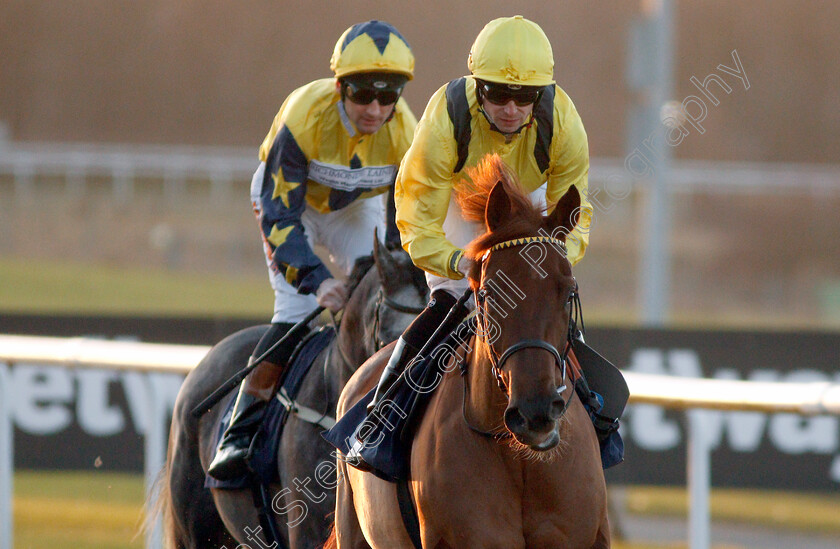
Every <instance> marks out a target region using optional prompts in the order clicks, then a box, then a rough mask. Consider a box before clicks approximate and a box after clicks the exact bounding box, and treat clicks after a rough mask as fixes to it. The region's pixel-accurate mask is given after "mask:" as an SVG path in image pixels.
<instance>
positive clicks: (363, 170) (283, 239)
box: [259, 78, 417, 293]
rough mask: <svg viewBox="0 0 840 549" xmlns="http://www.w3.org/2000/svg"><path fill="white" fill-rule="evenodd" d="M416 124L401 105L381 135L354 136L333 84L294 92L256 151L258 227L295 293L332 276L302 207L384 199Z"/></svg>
mask: <svg viewBox="0 0 840 549" xmlns="http://www.w3.org/2000/svg"><path fill="white" fill-rule="evenodd" d="M416 125H417V120H416V118H415V117H414V114H413V113H412V112H411V109H409V107H408V104H407V103H406V102H405V100H403V99H400V100H399V101H398V102H397V104H396V106H395V109H394V115H393V117H392V118H391V120H390V121H388V122H387V123H385V124H384V125H383V126H382V127H381V128H380V129H379V131H377V132H376V133H375V134H372V135H364V134H360V133H358V132H357V131H356V129H355V128H354V126H353V124H352V123H351V122H350V120H349V119H348V118H347V114H346V113H345V111H344V104H343V102H342V101H341V96H340V94H339V91H338V89H337V88H336V81H335V79H333V78H325V79H322V80H316V81H314V82H312V83H310V84H307V85H305V86H303V87H301V88H298V89H297V90H295V91H294V92H292V93H291V94H290V95H289V97H288V98H286V100H285V101H284V102H283V105H282V106H281V107H280V111H279V112H278V113H277V115H276V116H275V117H274V121H273V123H272V124H271V129H270V130H269V132H268V135H266V137H265V140H263V143H262V145H261V146H260V150H259V157H260V160H261V161H263V162H265V176H264V178H263V182H262V188H261V191H260V200H261V206H262V214H261V218H260V227H261V230H262V232H263V236H264V238H265V239H266V241H267V242H268V244H269V246H270V249H271V253H272V258H273V260H274V263H275V264H276V266H277V267H278V269H280V271H281V272H283V273H284V274H285V277H286V280H287V281H288V282H289V283H290V284H292V285H293V286H295V287H296V288H297V289H298V292H300V293H312V292H314V291H315V290H316V289H317V288H318V286H319V285H320V283H321V282H322V281H323V280H324V279H326V278H329V277H330V276H331V275H330V273H329V271H328V270H327V268H326V266H324V265H323V263H322V262H321V261H320V259H318V257H317V256H316V255H315V253H314V252H313V251H312V249H311V247H310V246H309V243H308V242H307V240H306V236H305V234H304V229H303V225H302V224H301V215H302V213H303V211H304V209H305V207H306V205H307V204H308V205H309V206H310V207H311V208H312V209H314V210H315V211H317V212H319V213H326V212H331V211H335V210H339V209H341V208H344V207H346V206H347V205H348V204H350V203H352V202H353V201H355V200H360V199H364V198H369V197H371V196H375V195H378V194H381V193H384V192H387V191H388V189H389V187H390V186H391V185H392V184H393V182H394V178H395V177H396V173H397V167H398V166H399V163H400V160H401V159H402V157H403V155H404V154H405V152H406V151H407V150H408V147H409V145H410V144H411V138H412V135H413V133H414V128H415V126H416Z"/></svg>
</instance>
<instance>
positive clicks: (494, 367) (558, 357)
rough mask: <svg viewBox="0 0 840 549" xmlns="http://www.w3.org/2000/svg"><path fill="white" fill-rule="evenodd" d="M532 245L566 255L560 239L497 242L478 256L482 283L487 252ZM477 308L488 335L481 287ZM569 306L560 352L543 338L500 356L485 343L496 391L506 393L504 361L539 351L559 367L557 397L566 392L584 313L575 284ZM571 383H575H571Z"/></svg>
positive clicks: (516, 345)
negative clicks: (545, 245)
mask: <svg viewBox="0 0 840 549" xmlns="http://www.w3.org/2000/svg"><path fill="white" fill-rule="evenodd" d="M533 242H548V243H550V244H552V245H554V246H558V247H559V248H560V249H561V250H562V252H563V254H564V255H565V254H566V244H565V242H564V241H563V240H560V239H558V238H554V237H550V236H531V237H525V238H516V239H513V240H506V241H504V242H500V243H498V244H496V245H494V246H492V247H491V248H490V249H488V250H487V251H486V252H485V253H484V255H483V256H482V257H481V260H480V261H481V280H482V282H483V281H484V280H485V270H486V267H487V259H488V258H489V257H490V253H491V252H492V251H494V250H501V249H505V248H512V247H517V246H523V245H526V244H530V243H533ZM475 295H476V309H477V316H478V318H479V322H481V323H482V324H483V327H482V329H483V333H485V334H487V333H490V332H489V331H488V318H487V306H486V298H487V290H486V288H484V287H482V288H479V290H478V292H476V294H475ZM569 303H570V304H571V307H572V309H573V310H572V311H571V313H570V319H569V329H568V333H567V336H566V345H565V347H564V349H563V352H562V353H560V351H558V350H557V347H555V346H554V345H552V344H551V343H549V342H547V341H544V340H542V339H523V340H521V341H518V342H516V343H514V344H513V345H511V346H510V347H508V348H507V349H505V350H504V351H503V352H502V353H501V354H499V353H497V352H496V350H495V349H494V348H493V344H492V342H490V341H487V342H486V343H487V346H488V348H489V350H490V360H491V363H492V364H491V372H492V374H493V377H494V378H495V379H496V384H497V385H498V386H499V389H500V390H501V391H502V392H503V393H505V395H507V390H506V388H505V381H504V378H503V377H502V367H503V366H504V364H505V362H507V360H508V359H509V358H510V357H511V356H513V355H514V354H515V353H518V352H519V351H522V350H523V349H542V350H544V351H546V352H548V353H549V354H551V356H552V357H553V358H554V363H555V364H556V365H557V367H558V368H560V371H561V372H562V376H561V380H562V381H561V385H560V386H558V387H557V388H556V390H557V394H562V393H563V392H564V391H565V390H566V388H567V387H566V370H567V365H568V356H569V350H570V349H571V346H572V338H573V337H575V336H576V333H575V332H576V327H575V326H576V320H577V319H578V318H579V319H580V321H581V326H583V314H582V310H581V307H580V297H579V295H578V286H577V282H575V286H574V289H573V290H572V292H571V294H570V295H569ZM573 381H574V380H573ZM570 402H571V398H570V399H567V401H566V404H565V406H564V408H563V412H565V410H566V408H568V406H569V403H570Z"/></svg>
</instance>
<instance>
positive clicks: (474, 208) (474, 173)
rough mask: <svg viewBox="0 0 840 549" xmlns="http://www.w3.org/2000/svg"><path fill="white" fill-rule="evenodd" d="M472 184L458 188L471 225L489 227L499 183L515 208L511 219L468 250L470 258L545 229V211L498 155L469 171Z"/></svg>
mask: <svg viewBox="0 0 840 549" xmlns="http://www.w3.org/2000/svg"><path fill="white" fill-rule="evenodd" d="M467 175H468V176H469V180H463V181H461V183H459V184H458V185H457V186H456V188H455V198H456V201H457V203H458V206H459V207H460V208H461V214H462V215H463V217H464V219H466V220H467V221H472V222H476V223H481V224H482V225H484V223H485V219H484V216H485V211H486V209H487V202H488V201H489V199H490V192H491V191H492V190H493V188H494V187H495V186H496V184H497V183H499V184H501V185H502V188H503V189H504V192H505V194H506V195H507V197H508V200H509V201H510V204H511V214H512V215H511V216H510V217H509V219H508V221H507V222H505V223H504V224H503V225H501V226H500V227H497V228H496V230H494V231H491V232H487V233H485V234H483V235H481V236H479V237H478V238H476V239H475V240H473V241H472V242H470V244H469V245H468V246H467V250H466V251H467V256H468V257H470V258H471V259H476V258H478V257H479V256H481V255H482V254H483V253H484V252H485V251H487V250H488V249H490V247H492V246H493V245H494V244H498V243H499V242H504V241H505V240H510V239H512V238H517V237H522V236H529V235H533V234H536V233H537V231H538V230H539V229H540V228H541V227H542V225H543V211H542V209H541V208H540V207H538V206H535V205H534V203H533V202H532V201H531V197H530V196H529V195H528V193H527V192H526V191H525V189H523V188H522V185H520V183H519V178H518V177H517V176H516V174H515V173H513V171H512V170H511V169H510V168H509V167H508V166H507V165H506V164H505V163H504V162H503V161H502V159H501V157H499V155H498V154H488V155H487V156H485V157H484V159H482V161H481V162H479V164H478V165H477V166H475V167H474V168H470V169H468V170H467Z"/></svg>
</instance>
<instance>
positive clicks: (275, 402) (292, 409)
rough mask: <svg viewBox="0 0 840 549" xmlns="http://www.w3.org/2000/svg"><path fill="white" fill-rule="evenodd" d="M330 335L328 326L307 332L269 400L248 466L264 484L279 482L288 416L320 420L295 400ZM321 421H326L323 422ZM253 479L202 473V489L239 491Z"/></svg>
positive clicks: (225, 423)
mask: <svg viewBox="0 0 840 549" xmlns="http://www.w3.org/2000/svg"><path fill="white" fill-rule="evenodd" d="M333 338H335V330H334V329H333V328H332V327H329V326H327V327H324V328H321V329H320V330H318V331H315V332H312V333H310V334H309V335H307V336H306V337H305V338H304V339H303V340H302V341H301V342H300V344H298V346H297V348H296V349H295V352H294V354H293V355H292V357H291V358H290V360H289V368H288V370H287V372H286V374H285V375H284V377H283V382H282V384H281V385H280V387H279V388H278V390H277V394H276V395H275V398H273V399H271V402H269V403H268V405H267V408H266V411H265V416H264V417H263V421H262V423H261V424H260V427H259V429H258V430H257V435H256V436H255V437H254V441H253V442H252V448H251V459H250V466H251V469H252V470H253V472H254V475H255V476H256V478H257V479H258V480H259V481H260V482H261V483H262V484H264V485H268V484H271V483H275V482H279V481H280V479H279V478H278V474H277V452H278V448H279V446H280V437H281V436H282V435H283V427H284V426H285V425H286V421H287V420H288V419H289V416H290V415H291V414H293V413H295V414H298V415H302V416H307V417H304V419H306V420H307V421H312V422H318V420H319V418H318V417H315V416H316V415H317V412H316V411H314V410H309V409H307V408H299V407H298V406H297V405H296V403H295V399H296V398H297V395H298V392H299V391H300V386H301V384H302V383H303V380H304V378H305V377H306V374H307V373H308V372H309V370H310V368H311V367H312V364H313V362H314V361H315V358H316V357H317V356H318V355H319V354H320V353H321V351H323V350H324V349H325V348H326V347H327V346H328V345H329V344H330V342H331V341H332V340H333ZM234 401H235V399H231V400H230V403H229V404H228V406H227V409H226V410H225V413H224V414H223V415H222V420H221V421H220V422H219V427H218V429H217V430H216V437H215V439H214V440H213V447H217V446H218V443H219V440H220V439H221V436H222V434H223V433H224V432H225V429H226V428H227V426H228V424H229V423H230V417H231V413H232V411H233V404H234ZM308 416H312V417H308ZM320 419H321V423H320V424H321V425H323V426H324V427H325V428H327V427H329V426H330V425H332V420H331V418H326V417H323V418H320ZM324 420H328V421H326V422H325V421H324ZM252 481H253V479H252V478H251V477H250V475H247V474H246V475H243V476H242V477H240V478H237V479H233V480H227V481H221V480H218V479H215V478H213V477H211V476H210V475H205V479H204V486H205V488H222V489H230V490H234V489H237V490H238V489H242V488H248V487H251V483H252Z"/></svg>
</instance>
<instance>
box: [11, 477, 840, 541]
mask: <svg viewBox="0 0 840 549" xmlns="http://www.w3.org/2000/svg"><path fill="white" fill-rule="evenodd" d="M143 499H144V488H143V477H142V476H141V475H137V474H120V473H90V472H45V471H37V472H36V471H25V472H24V471H21V472H18V473H16V474H15V501H14V527H15V531H14V537H15V547H18V548H26V549H54V548H55V547H73V548H74V549H139V548H142V547H143V546H144V544H145V541H144V539H143V537H142V535H139V534H138V531H139V526H140V523H141V520H142V518H143ZM622 502H623V504H624V505H625V506H626V510H627V512H630V513H636V514H643V515H659V516H662V515H664V516H674V515H678V516H679V515H685V514H686V512H687V506H686V493H685V490H684V489H682V488H661V487H645V486H630V487H627V489H626V495H625V497H624V498H623V499H622ZM711 507H712V509H711V511H712V517H713V518H714V519H715V520H725V521H733V522H741V523H748V524H756V525H766V526H772V527H774V528H781V529H800V530H802V531H810V532H814V531H821V532H826V533H835V532H836V533H840V497H838V496H836V495H829V494H810V493H791V492H776V491H766V490H723V489H715V490H713V491H712V497H711ZM613 547H614V548H615V549H680V548H684V547H686V544H685V543H684V542H677V541H675V542H674V543H666V544H657V545H651V544H643V543H631V542H626V541H615V543H614V544H613ZM729 547H731V546H722V545H717V546H715V549H727V548H729Z"/></svg>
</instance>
